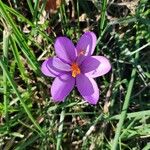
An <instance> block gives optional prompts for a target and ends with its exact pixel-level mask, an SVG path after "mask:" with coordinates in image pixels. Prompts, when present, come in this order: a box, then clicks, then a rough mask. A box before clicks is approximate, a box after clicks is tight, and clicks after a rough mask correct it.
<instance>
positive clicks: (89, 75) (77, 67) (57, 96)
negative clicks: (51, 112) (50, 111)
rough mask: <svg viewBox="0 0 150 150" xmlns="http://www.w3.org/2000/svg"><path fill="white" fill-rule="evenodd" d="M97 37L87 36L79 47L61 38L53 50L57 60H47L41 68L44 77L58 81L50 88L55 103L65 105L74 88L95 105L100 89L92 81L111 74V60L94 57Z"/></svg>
mask: <svg viewBox="0 0 150 150" xmlns="http://www.w3.org/2000/svg"><path fill="white" fill-rule="evenodd" d="M96 40H97V38H96V35H95V34H94V33H93V32H86V33H84V34H83V35H82V36H81V38H80V39H79V41H78V42H77V45H76V47H75V46H74V44H73V43H72V41H71V40H70V39H68V38H67V37H58V38H57V39H56V41H55V44H54V47H55V52H56V56H54V57H51V58H48V59H47V60H45V61H44V62H43V64H42V67H41V70H42V73H43V74H44V75H46V76H49V77H55V79H54V81H53V84H52V86H51V95H52V98H53V100H54V102H61V101H64V100H65V98H66V96H67V95H69V93H70V92H71V91H72V89H73V88H74V86H76V87H77V89H78V91H79V92H80V94H81V95H82V97H83V98H84V100H85V101H87V102H88V103H90V104H96V103H97V102H98V99H99V89H98V86H97V84H96V82H95V80H94V79H93V78H96V77H99V76H102V75H104V74H106V73H107V72H109V71H110V69H111V65H110V63H109V60H108V59H107V58H106V57H104V56H91V55H92V54H93V52H94V49H95V46H96Z"/></svg>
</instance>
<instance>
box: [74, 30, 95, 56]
mask: <svg viewBox="0 0 150 150" xmlns="http://www.w3.org/2000/svg"><path fill="white" fill-rule="evenodd" d="M96 40H97V38H96V35H95V34H94V33H93V32H85V33H84V34H83V35H82V36H81V38H80V39H79V41H78V42H77V46H76V49H77V52H78V56H80V55H85V56H90V55H92V54H93V52H94V49H95V46H96Z"/></svg>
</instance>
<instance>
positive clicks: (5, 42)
mask: <svg viewBox="0 0 150 150" xmlns="http://www.w3.org/2000/svg"><path fill="white" fill-rule="evenodd" d="M9 37H10V33H9V31H7V29H5V30H4V31H3V56H4V62H5V63H6V67H7V66H8V48H9V47H8V46H9ZM3 88H4V92H3V93H4V97H3V98H4V116H5V119H6V122H7V121H8V103H9V100H8V99H9V97H8V81H7V76H6V73H5V72H4V71H3Z"/></svg>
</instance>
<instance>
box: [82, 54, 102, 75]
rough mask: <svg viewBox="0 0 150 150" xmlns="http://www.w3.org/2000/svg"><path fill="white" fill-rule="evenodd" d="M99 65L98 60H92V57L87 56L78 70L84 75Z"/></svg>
mask: <svg viewBox="0 0 150 150" xmlns="http://www.w3.org/2000/svg"><path fill="white" fill-rule="evenodd" d="M99 65H100V61H99V60H97V59H96V58H94V57H92V56H88V57H86V58H85V59H84V61H83V62H82V64H81V65H80V69H81V72H82V73H83V74H85V73H87V72H91V71H93V70H95V69H97V67H98V66H99Z"/></svg>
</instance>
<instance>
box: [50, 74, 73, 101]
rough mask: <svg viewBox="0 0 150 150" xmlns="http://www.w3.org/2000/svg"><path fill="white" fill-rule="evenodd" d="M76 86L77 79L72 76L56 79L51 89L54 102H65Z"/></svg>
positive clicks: (67, 75) (66, 75)
mask: <svg viewBox="0 0 150 150" xmlns="http://www.w3.org/2000/svg"><path fill="white" fill-rule="evenodd" d="M74 85H75V78H73V77H72V76H71V74H64V75H62V76H59V77H56V78H55V80H54V81H53V84H52V87H51V95H52V98H53V101H54V102H60V101H64V100H65V98H66V96H67V95H68V94H69V93H70V92H71V90H72V89H73V87H74Z"/></svg>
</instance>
